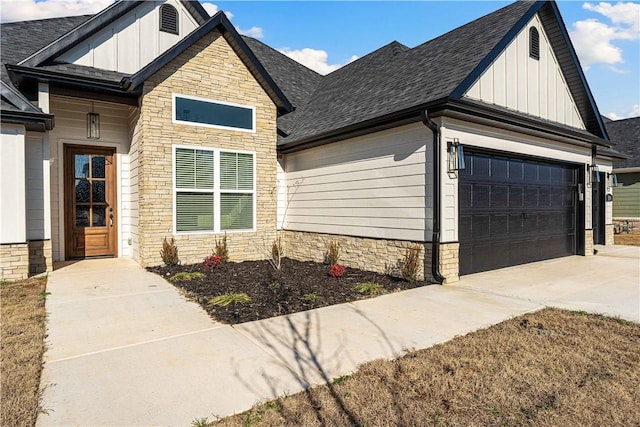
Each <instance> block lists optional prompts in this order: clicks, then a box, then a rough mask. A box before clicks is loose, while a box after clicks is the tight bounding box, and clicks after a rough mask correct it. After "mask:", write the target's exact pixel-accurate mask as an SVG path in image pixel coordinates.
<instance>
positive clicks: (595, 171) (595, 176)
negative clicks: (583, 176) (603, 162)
mask: <svg viewBox="0 0 640 427" xmlns="http://www.w3.org/2000/svg"><path fill="white" fill-rule="evenodd" d="M594 182H600V169H599V168H598V165H587V187H591V184H592V183H594Z"/></svg>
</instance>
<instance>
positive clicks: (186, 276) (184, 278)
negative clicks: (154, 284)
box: [169, 271, 204, 282]
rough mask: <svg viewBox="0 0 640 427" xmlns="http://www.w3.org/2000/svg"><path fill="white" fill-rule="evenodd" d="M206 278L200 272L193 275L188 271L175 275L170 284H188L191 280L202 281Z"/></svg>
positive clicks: (170, 279)
mask: <svg viewBox="0 0 640 427" xmlns="http://www.w3.org/2000/svg"><path fill="white" fill-rule="evenodd" d="M201 277H204V274H202V273H200V272H199V271H194V272H193V273H189V272H188V271H183V272H181V273H178V274H174V275H173V276H171V277H170V278H169V281H170V282H188V281H189V280H194V279H200V278H201Z"/></svg>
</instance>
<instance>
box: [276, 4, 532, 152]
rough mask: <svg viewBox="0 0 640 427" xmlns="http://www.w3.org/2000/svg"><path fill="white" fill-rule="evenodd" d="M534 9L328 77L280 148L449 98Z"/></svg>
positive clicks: (512, 10)
mask: <svg viewBox="0 0 640 427" xmlns="http://www.w3.org/2000/svg"><path fill="white" fill-rule="evenodd" d="M532 5H533V3H531V2H524V1H523V2H516V3H513V4H511V5H509V6H506V7H504V8H502V9H500V10H498V11H496V12H494V13H491V14H489V15H486V16H484V17H482V18H479V19H477V20H475V21H473V22H470V23H468V24H466V25H464V26H462V27H459V28H457V29H455V30H453V31H451V32H449V33H447V34H445V35H442V36H440V37H438V38H436V39H434V40H431V41H429V42H427V43H424V44H422V45H419V46H417V47H415V48H413V49H405V47H404V46H402V45H400V44H399V43H397V42H394V43H391V44H389V45H387V46H385V47H383V48H381V49H378V50H377V51H375V52H373V53H371V54H369V55H367V56H365V57H362V58H360V59H358V60H356V61H354V62H352V63H351V64H348V65H346V66H344V67H342V68H340V69H338V70H336V71H334V72H333V73H331V74H328V75H327V76H325V77H324V78H323V79H322V81H321V83H320V84H319V86H318V88H317V89H316V91H315V92H314V94H313V95H312V96H311V99H310V100H309V102H308V103H307V105H306V106H304V107H302V108H301V109H299V111H297V113H296V116H297V117H296V120H295V123H294V124H293V127H292V129H291V134H290V135H289V136H288V137H286V138H283V139H282V140H281V143H287V144H288V143H295V142H298V141H302V140H305V139H308V138H311V137H315V136H318V135H323V134H327V133H330V132H332V131H336V130H338V129H340V128H344V127H348V126H350V125H354V124H357V123H361V122H365V121H367V120H372V119H375V118H377V117H381V116H385V115H387V114H391V113H394V112H399V111H402V110H406V109H410V108H416V107H419V106H422V105H424V104H427V103H429V102H432V101H436V100H439V99H443V98H446V97H448V96H449V95H450V94H451V93H452V92H453V91H454V90H455V89H456V88H457V87H458V85H460V83H462V81H463V80H464V79H465V78H466V77H467V76H468V75H469V74H470V73H471V72H472V71H473V70H474V68H475V67H476V66H477V65H478V63H479V62H480V61H482V60H483V59H484V58H485V57H486V56H487V55H488V54H489V53H490V52H491V50H492V49H493V48H494V47H495V46H496V44H497V43H498V42H499V41H500V40H501V39H502V38H503V37H504V36H505V35H506V34H507V32H508V31H509V30H510V29H511V28H512V27H513V26H515V24H516V23H517V22H518V21H519V20H520V18H522V16H523V15H524V14H525V12H526V11H528V10H529V8H531V7H532Z"/></svg>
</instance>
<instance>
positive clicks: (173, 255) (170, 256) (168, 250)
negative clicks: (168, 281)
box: [160, 237, 179, 265]
mask: <svg viewBox="0 0 640 427" xmlns="http://www.w3.org/2000/svg"><path fill="white" fill-rule="evenodd" d="M160 257H161V258H162V262H164V264H165V265H178V262H179V260H178V247H177V246H176V241H175V239H174V238H173V237H172V238H171V240H170V241H167V238H166V237H165V238H164V239H162V250H161V251H160Z"/></svg>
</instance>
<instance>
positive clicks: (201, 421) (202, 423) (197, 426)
mask: <svg viewBox="0 0 640 427" xmlns="http://www.w3.org/2000/svg"><path fill="white" fill-rule="evenodd" d="M191 425H192V426H193V427H207V426H208V425H209V419H208V418H207V417H202V418H196V419H195V420H193V421H191Z"/></svg>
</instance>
